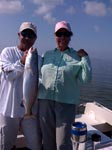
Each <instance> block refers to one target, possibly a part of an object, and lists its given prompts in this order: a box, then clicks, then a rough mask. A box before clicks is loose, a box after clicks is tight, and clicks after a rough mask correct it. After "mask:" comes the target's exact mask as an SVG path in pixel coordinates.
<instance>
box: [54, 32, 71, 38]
mask: <svg viewBox="0 0 112 150" xmlns="http://www.w3.org/2000/svg"><path fill="white" fill-rule="evenodd" d="M55 35H56V36H57V37H62V36H64V37H70V36H71V33H70V32H56V33H55Z"/></svg>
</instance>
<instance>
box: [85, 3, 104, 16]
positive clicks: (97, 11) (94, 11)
mask: <svg viewBox="0 0 112 150" xmlns="http://www.w3.org/2000/svg"><path fill="white" fill-rule="evenodd" d="M84 5H85V10H84V11H85V13H86V14H88V15H92V16H105V15H106V14H107V8H106V5H105V4H104V3H103V2H95V1H91V2H89V1H85V2H84Z"/></svg>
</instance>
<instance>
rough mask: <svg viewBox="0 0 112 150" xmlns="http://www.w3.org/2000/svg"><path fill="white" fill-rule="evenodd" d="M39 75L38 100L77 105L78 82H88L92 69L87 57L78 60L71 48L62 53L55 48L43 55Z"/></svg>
mask: <svg viewBox="0 0 112 150" xmlns="http://www.w3.org/2000/svg"><path fill="white" fill-rule="evenodd" d="M41 74H42V80H41V83H40V85H39V95H38V98H39V99H44V100H45V99H48V100H53V101H57V102H62V103H68V104H78V103H79V95H80V93H79V83H78V81H79V80H80V81H81V82H82V83H87V82H89V81H90V80H91V74H92V69H91V64H90V60H89V57H88V56H84V57H82V58H80V57H79V56H78V55H77V52H76V51H75V50H73V49H72V48H69V49H67V50H65V51H63V52H61V51H59V50H58V49H57V48H56V49H54V50H51V51H47V52H46V53H45V55H44V59H43V65H42V67H41Z"/></svg>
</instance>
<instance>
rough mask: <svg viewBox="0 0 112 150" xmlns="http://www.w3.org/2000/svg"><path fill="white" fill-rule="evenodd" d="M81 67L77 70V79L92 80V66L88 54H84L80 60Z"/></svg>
mask: <svg viewBox="0 0 112 150" xmlns="http://www.w3.org/2000/svg"><path fill="white" fill-rule="evenodd" d="M80 65H81V69H80V71H79V80H80V81H81V82H82V83H88V82H90V81H91V80H92V67H91V62H90V59H89V56H84V57H82V58H81V61H80Z"/></svg>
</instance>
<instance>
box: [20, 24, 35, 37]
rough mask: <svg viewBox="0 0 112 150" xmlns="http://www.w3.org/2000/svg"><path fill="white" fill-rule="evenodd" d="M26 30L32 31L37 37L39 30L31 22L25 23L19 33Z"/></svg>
mask: <svg viewBox="0 0 112 150" xmlns="http://www.w3.org/2000/svg"><path fill="white" fill-rule="evenodd" d="M25 29H31V30H32V31H33V32H34V33H35V34H36V35H37V28H36V26H35V25H34V24H32V23H31V22H23V23H22V24H21V26H20V29H19V32H22V31H23V30H25Z"/></svg>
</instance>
